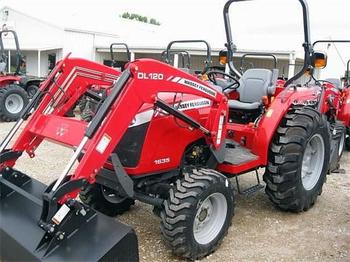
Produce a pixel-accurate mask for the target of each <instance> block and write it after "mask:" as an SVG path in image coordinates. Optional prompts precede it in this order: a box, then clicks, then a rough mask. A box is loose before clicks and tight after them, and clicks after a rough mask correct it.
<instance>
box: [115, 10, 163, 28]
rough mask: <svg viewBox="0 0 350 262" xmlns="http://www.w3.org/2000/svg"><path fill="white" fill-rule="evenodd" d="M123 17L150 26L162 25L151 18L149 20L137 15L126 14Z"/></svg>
mask: <svg viewBox="0 0 350 262" xmlns="http://www.w3.org/2000/svg"><path fill="white" fill-rule="evenodd" d="M121 17H122V18H124V19H130V20H136V21H139V22H143V23H148V24H152V25H160V23H159V22H158V21H157V20H156V19H154V18H151V19H149V20H148V17H147V16H142V15H139V14H135V13H129V12H124V13H123V14H122V15H121Z"/></svg>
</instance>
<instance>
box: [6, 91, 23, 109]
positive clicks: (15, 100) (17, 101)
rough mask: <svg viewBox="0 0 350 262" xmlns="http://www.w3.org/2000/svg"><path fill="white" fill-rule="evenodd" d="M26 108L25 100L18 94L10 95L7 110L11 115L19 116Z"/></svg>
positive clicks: (7, 100) (7, 99)
mask: <svg viewBox="0 0 350 262" xmlns="http://www.w3.org/2000/svg"><path fill="white" fill-rule="evenodd" d="M23 106H24V101H23V98H22V97H21V96H20V95H17V94H10V95H9V96H8V97H7V98H6V100H5V108H6V110H7V111H8V112H9V113H10V114H18V113H19V112H21V111H22V109H23Z"/></svg>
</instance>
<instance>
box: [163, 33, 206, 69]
mask: <svg viewBox="0 0 350 262" xmlns="http://www.w3.org/2000/svg"><path fill="white" fill-rule="evenodd" d="M184 43H204V44H205V46H206V47H207V59H206V61H204V63H205V69H204V70H203V71H204V72H205V71H206V70H207V69H208V68H209V66H210V65H211V63H212V60H211V47H210V45H209V43H208V42H207V41H205V40H175V41H171V42H170V43H169V44H168V46H167V48H166V62H167V63H169V62H170V52H169V51H170V49H171V47H172V46H173V45H174V44H184Z"/></svg>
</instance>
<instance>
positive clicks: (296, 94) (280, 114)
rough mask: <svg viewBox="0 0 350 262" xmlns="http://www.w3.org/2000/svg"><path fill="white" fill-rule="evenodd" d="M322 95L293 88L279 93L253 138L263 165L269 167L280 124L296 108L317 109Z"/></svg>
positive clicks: (317, 91) (309, 90) (308, 89)
mask: <svg viewBox="0 0 350 262" xmlns="http://www.w3.org/2000/svg"><path fill="white" fill-rule="evenodd" d="M320 95H321V92H320V89H319V88H317V87H315V88H310V87H308V88H305V87H298V88H296V87H293V88H286V89H285V90H284V91H282V92H281V93H279V94H278V95H277V96H276V98H275V99H274V101H273V102H272V104H271V105H270V107H269V108H268V109H267V111H266V112H265V114H264V115H263V117H262V119H261V120H260V122H259V124H258V126H257V132H255V135H254V138H253V145H256V146H254V148H253V150H252V151H253V153H254V154H256V155H258V156H260V160H261V164H262V165H267V160H268V150H269V147H270V144H271V142H272V139H273V137H274V136H275V133H276V132H277V129H278V127H279V125H280V122H281V121H282V119H283V118H284V117H285V115H286V114H287V113H288V111H289V110H290V109H292V108H293V107H294V106H313V107H315V106H316V104H317V102H318V100H319V97H320Z"/></svg>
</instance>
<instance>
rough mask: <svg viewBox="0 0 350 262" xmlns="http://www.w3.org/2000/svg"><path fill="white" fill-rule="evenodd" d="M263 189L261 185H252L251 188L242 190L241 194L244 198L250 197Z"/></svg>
mask: <svg viewBox="0 0 350 262" xmlns="http://www.w3.org/2000/svg"><path fill="white" fill-rule="evenodd" d="M263 188H264V186H263V185H261V184H258V185H254V186H252V187H249V188H247V189H245V190H243V192H242V194H243V195H245V196H250V195H252V194H254V193H256V192H259V191H261V190H262V189H263Z"/></svg>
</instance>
